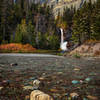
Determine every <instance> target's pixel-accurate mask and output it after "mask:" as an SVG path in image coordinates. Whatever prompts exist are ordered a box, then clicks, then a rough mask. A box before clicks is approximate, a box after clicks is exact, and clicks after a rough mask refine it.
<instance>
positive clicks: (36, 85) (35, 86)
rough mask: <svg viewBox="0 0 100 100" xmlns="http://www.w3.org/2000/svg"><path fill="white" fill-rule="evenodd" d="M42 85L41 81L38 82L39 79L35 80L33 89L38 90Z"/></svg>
mask: <svg viewBox="0 0 100 100" xmlns="http://www.w3.org/2000/svg"><path fill="white" fill-rule="evenodd" d="M40 83H41V82H40V81H39V80H37V79H36V80H34V81H33V89H38V88H39V85H40Z"/></svg>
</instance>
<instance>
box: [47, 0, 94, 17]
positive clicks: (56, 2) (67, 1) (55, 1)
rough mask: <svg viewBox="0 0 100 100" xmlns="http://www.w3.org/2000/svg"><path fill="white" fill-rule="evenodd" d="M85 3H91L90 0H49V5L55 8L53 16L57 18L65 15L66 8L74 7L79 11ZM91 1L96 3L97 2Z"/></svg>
mask: <svg viewBox="0 0 100 100" xmlns="http://www.w3.org/2000/svg"><path fill="white" fill-rule="evenodd" d="M85 1H86V2H89V0H49V1H48V5H49V6H50V7H51V8H53V14H54V16H55V17H56V16H57V15H58V14H60V15H63V12H64V9H65V8H66V7H68V8H71V7H72V6H73V7H75V8H76V9H78V8H80V7H81V6H82V5H83V4H84V2H85ZM91 1H92V3H94V2H95V1H96V0H91Z"/></svg>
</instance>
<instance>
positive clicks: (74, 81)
mask: <svg viewBox="0 0 100 100" xmlns="http://www.w3.org/2000/svg"><path fill="white" fill-rule="evenodd" d="M79 83H80V82H79V81H77V80H73V81H72V84H79Z"/></svg>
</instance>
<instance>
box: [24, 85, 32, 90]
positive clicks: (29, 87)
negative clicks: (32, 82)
mask: <svg viewBox="0 0 100 100" xmlns="http://www.w3.org/2000/svg"><path fill="white" fill-rule="evenodd" d="M23 89H24V90H33V87H32V86H24V87H23Z"/></svg>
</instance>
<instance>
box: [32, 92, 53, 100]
mask: <svg viewBox="0 0 100 100" xmlns="http://www.w3.org/2000/svg"><path fill="white" fill-rule="evenodd" d="M30 100H53V98H52V97H51V96H49V95H48V94H45V93H44V92H42V91H40V90H34V91H32V92H31V94H30Z"/></svg>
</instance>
